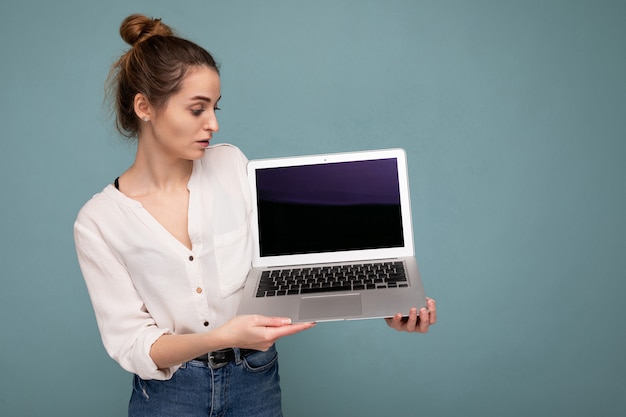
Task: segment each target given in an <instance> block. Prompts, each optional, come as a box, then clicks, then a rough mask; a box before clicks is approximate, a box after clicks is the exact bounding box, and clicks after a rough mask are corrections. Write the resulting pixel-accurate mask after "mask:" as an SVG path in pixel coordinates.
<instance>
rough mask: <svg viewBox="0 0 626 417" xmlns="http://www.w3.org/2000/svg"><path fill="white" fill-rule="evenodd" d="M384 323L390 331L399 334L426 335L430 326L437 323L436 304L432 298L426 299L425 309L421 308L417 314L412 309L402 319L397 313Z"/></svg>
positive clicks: (414, 309)
mask: <svg viewBox="0 0 626 417" xmlns="http://www.w3.org/2000/svg"><path fill="white" fill-rule="evenodd" d="M385 322H386V323H387V325H388V326H389V327H391V328H392V329H395V330H398V331H401V332H416V333H427V332H428V330H429V328H430V326H431V325H432V324H435V323H436V322H437V304H436V302H435V300H433V299H432V298H427V299H426V307H422V308H421V309H420V310H419V312H418V311H417V309H416V308H412V309H411V310H410V311H409V315H408V316H405V317H403V316H402V314H401V313H398V314H396V315H395V316H393V317H390V318H386V319H385Z"/></svg>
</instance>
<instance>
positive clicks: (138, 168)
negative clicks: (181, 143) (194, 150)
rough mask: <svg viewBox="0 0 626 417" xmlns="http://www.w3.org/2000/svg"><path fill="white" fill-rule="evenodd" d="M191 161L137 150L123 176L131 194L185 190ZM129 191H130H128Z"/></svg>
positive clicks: (189, 174)
mask: <svg viewBox="0 0 626 417" xmlns="http://www.w3.org/2000/svg"><path fill="white" fill-rule="evenodd" d="M192 170H193V161H190V160H185V159H180V158H173V157H171V156H169V155H164V154H159V153H155V152H145V151H144V150H143V149H142V147H141V146H138V148H137V154H136V156H135V161H134V163H133V164H132V165H131V166H130V168H128V170H127V171H126V172H125V173H124V174H123V179H124V180H125V181H124V182H125V183H127V185H128V186H132V191H133V192H132V194H139V195H141V194H148V193H152V192H170V191H177V190H186V188H187V183H188V182H189V177H190V176H191V172H192ZM129 191H130V190H129Z"/></svg>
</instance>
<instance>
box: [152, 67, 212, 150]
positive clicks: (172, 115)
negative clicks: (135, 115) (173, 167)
mask: <svg viewBox="0 0 626 417" xmlns="http://www.w3.org/2000/svg"><path fill="white" fill-rule="evenodd" d="M220 97H221V93H220V77H219V75H218V74H217V72H216V71H215V70H214V69H211V68H207V67H197V68H196V69H193V70H191V71H190V72H189V74H188V75H187V77H186V78H185V79H184V81H183V84H182V88H181V90H180V91H179V92H178V93H176V94H174V95H172V96H171V97H170V98H169V100H168V101H167V103H166V104H165V106H164V107H163V108H161V109H156V112H155V114H154V116H152V117H151V118H150V121H149V123H148V124H147V127H146V129H145V130H144V131H142V136H144V135H143V134H144V133H145V135H148V136H150V137H151V138H152V139H153V140H154V145H155V146H157V147H159V148H161V149H162V150H163V151H164V152H165V153H167V154H168V155H170V156H175V157H178V158H181V159H186V160H195V159H199V158H202V156H204V151H205V149H206V148H207V147H208V146H209V143H210V140H211V138H212V137H213V133H215V132H217V131H218V130H219V125H218V123H217V116H216V115H215V112H216V110H218V107H217V103H218V102H219V100H220ZM142 139H143V138H142Z"/></svg>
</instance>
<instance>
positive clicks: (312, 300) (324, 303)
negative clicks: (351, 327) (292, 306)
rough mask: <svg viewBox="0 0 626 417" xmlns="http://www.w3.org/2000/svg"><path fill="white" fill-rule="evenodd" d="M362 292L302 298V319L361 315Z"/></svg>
mask: <svg viewBox="0 0 626 417" xmlns="http://www.w3.org/2000/svg"><path fill="white" fill-rule="evenodd" d="M361 313H362V310H361V294H359V293H355V294H336V295H325V296H313V297H305V298H302V302H301V303H300V317H299V319H300V320H322V319H332V318H343V317H355V316H360V315H361Z"/></svg>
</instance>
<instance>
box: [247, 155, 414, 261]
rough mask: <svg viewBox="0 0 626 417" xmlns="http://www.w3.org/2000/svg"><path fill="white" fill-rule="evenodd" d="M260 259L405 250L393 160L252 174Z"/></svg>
mask: <svg viewBox="0 0 626 417" xmlns="http://www.w3.org/2000/svg"><path fill="white" fill-rule="evenodd" d="M256 186H257V199H258V202H257V203H258V222H259V225H258V230H259V246H260V248H259V249H260V255H261V257H264V256H281V255H295V254H309V253H325V252H338V251H354V250H362V249H378V248H395V247H402V246H403V245H404V235H403V228H402V213H401V207H400V188H399V184H398V168H397V160H396V159H395V158H386V159H375V160H360V161H350V162H334V163H323V164H313V165H299V166H284V167H274V168H261V169H257V171H256Z"/></svg>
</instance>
